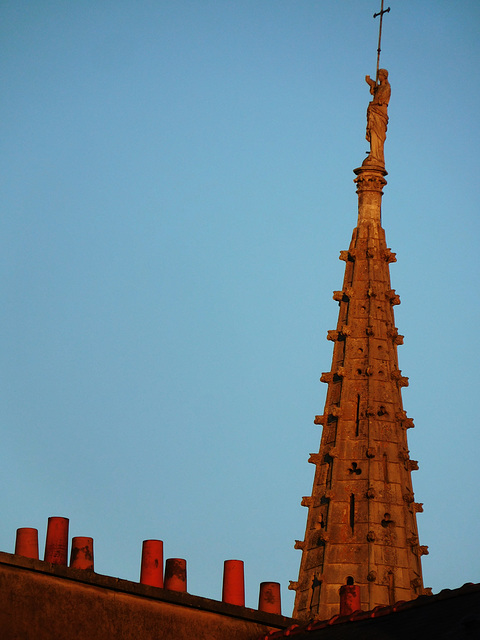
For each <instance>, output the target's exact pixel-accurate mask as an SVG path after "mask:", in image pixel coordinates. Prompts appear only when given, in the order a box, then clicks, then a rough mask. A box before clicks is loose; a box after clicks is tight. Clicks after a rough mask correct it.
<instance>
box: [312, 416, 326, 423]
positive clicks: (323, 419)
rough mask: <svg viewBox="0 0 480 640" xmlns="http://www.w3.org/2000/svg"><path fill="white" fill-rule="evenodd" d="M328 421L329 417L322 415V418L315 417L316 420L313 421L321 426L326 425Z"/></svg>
mask: <svg viewBox="0 0 480 640" xmlns="http://www.w3.org/2000/svg"><path fill="white" fill-rule="evenodd" d="M326 421H327V416H325V415H322V416H315V419H314V421H313V424H321V425H325V423H326Z"/></svg>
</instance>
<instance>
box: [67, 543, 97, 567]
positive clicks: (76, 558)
mask: <svg viewBox="0 0 480 640" xmlns="http://www.w3.org/2000/svg"><path fill="white" fill-rule="evenodd" d="M70 567H71V568H72V569H83V570H85V571H93V538H86V537H83V536H79V537H77V538H72V551H71V554H70Z"/></svg>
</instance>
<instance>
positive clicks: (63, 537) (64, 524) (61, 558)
mask: <svg viewBox="0 0 480 640" xmlns="http://www.w3.org/2000/svg"><path fill="white" fill-rule="evenodd" d="M44 559H45V561H46V562H51V563H52V564H60V565H62V566H64V567H66V566H67V559H68V518H61V517H60V516H52V517H51V518H49V519H48V526H47V537H46V540H45V558H44Z"/></svg>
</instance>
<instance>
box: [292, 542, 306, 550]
mask: <svg viewBox="0 0 480 640" xmlns="http://www.w3.org/2000/svg"><path fill="white" fill-rule="evenodd" d="M293 548H294V549H300V550H303V549H305V540H295V544H294V546H293Z"/></svg>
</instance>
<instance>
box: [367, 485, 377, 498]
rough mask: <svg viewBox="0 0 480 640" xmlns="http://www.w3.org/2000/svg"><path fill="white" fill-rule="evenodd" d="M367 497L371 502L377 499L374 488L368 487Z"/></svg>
mask: <svg viewBox="0 0 480 640" xmlns="http://www.w3.org/2000/svg"><path fill="white" fill-rule="evenodd" d="M365 495H366V496H367V498H368V499H369V500H372V499H373V498H375V489H374V488H373V487H368V489H367V492H366V494H365Z"/></svg>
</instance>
